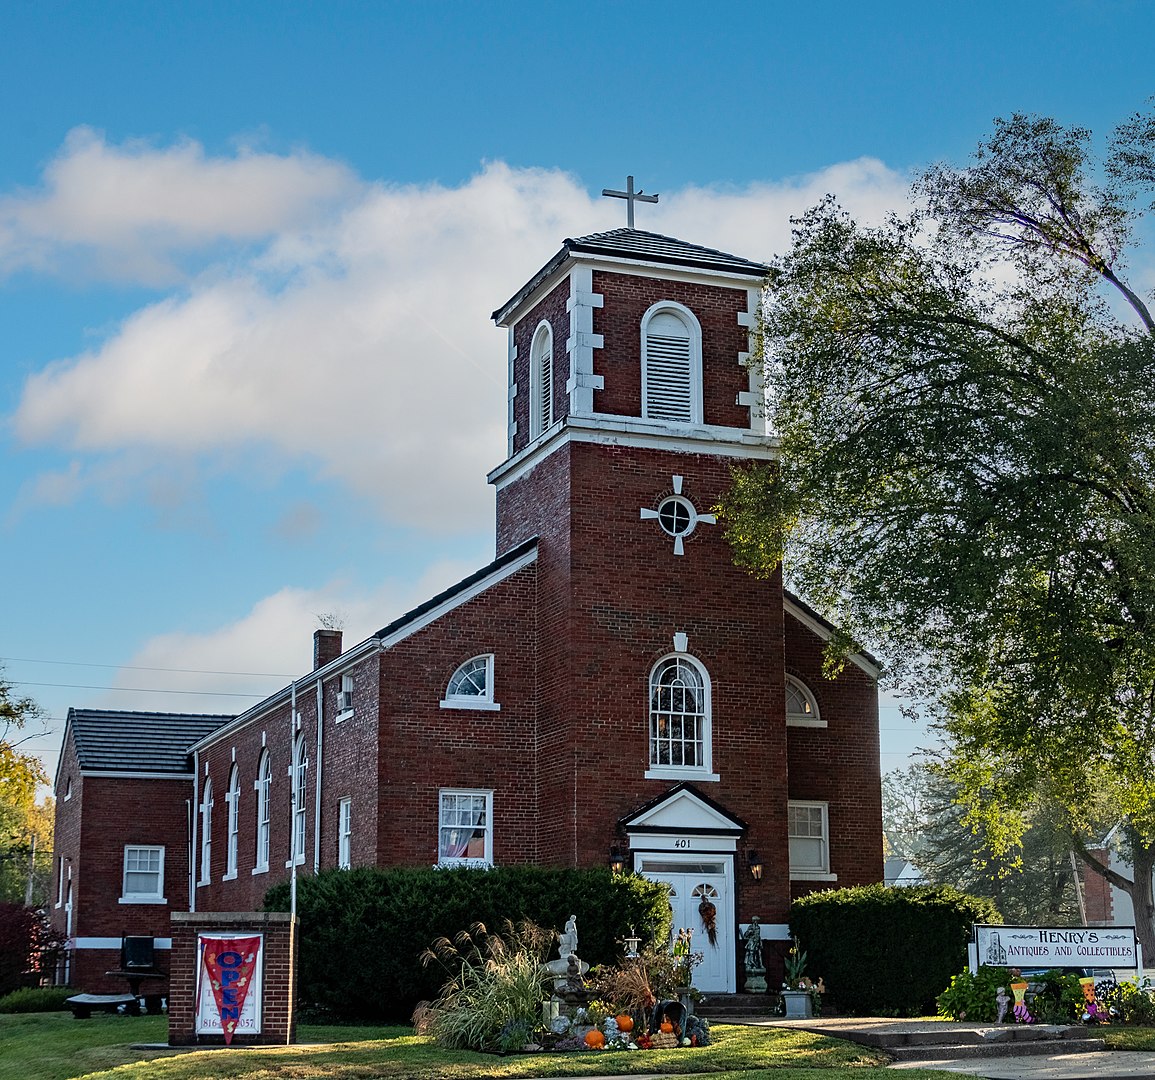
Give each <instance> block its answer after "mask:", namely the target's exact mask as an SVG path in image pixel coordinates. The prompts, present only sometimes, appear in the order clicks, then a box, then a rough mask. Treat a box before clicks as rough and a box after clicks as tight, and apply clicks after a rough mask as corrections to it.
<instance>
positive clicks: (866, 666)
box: [782, 596, 882, 679]
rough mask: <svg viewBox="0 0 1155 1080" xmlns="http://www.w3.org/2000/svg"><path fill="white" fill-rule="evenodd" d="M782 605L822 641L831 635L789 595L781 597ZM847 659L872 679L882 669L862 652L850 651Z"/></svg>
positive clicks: (825, 627) (879, 673)
mask: <svg viewBox="0 0 1155 1080" xmlns="http://www.w3.org/2000/svg"><path fill="white" fill-rule="evenodd" d="M782 607H783V609H784V610H785V612H786V614H787V615H792V616H794V618H795V619H797V620H798V621H799V622H800V623H801V624H802V625H803V626H805V627H806V629H807V630H810V631H812V632H813V633H814V634H817V635H818V637H820V638H821V639H822V640H823V641H829V640H830V639H831V638H832V637H833V636H834V634H833V631H832V630H831V629H830V628H829V627H828V626H825V625H824V624H823V623H821V622H819V621H818V620H817V619H816V618H814V616H813V615H811V614H810V613H809V612H808V611H805V610H803V609H802V608H800V607H799V606H798V605H797V604H795V603H793V602H792V601H791V600H790V598H789V597H786V596H784V597H783V598H782ZM847 659H848V660H849V661H850V662H851V663H852V664H854V666H855V667H858V668H861V669H862V670H863V671H865V672H866V674H867V675H869V676H870V677H871V678H872V679H877V678H878V677H879V676H880V675H881V674H882V669H881V668H880V667H879V666H878V665H877V664H875V663H873V662H872V661H870V660H868V659H867V658H866V657H865V656H863V655H862V653H851V654H850V655H849V656H848V657H847Z"/></svg>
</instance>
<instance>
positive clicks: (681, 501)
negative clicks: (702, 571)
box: [642, 476, 717, 555]
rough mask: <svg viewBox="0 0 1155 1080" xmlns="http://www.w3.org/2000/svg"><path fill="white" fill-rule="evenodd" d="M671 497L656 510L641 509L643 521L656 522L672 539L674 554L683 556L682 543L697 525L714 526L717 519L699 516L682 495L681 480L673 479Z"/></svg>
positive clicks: (683, 546) (683, 547) (707, 515)
mask: <svg viewBox="0 0 1155 1080" xmlns="http://www.w3.org/2000/svg"><path fill="white" fill-rule="evenodd" d="M672 486H673V489H674V494H673V495H667V496H666V497H665V498H664V499H663V500H662V501H661V502H660V503H659V504H658V508H657V510H653V509H651V508H650V507H648V506H643V507H642V520H643V521H656V522H657V523H658V524H659V525H660V526H661V527H662V532H664V533H665V534H666V535H667V536H672V537H673V538H674V554H675V555H684V554H685V545H684V544H683V541H684V540H685V538H686V537H687V536H689V535H690V533H692V532H693V531H694V530H695V529H696V528H697V527H698V525H700V524H701V525H714V524H716V523H717V518H715V517H714V515H713V514H699V513H698V511H697V509H696V508H695V507H694V504H693V503H692V502H690V500H689V499H687V498H686V496H685V495H683V494H682V478H681V477H680V476H675V477H674V478H673V485H672Z"/></svg>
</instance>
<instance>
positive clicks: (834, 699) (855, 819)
mask: <svg viewBox="0 0 1155 1080" xmlns="http://www.w3.org/2000/svg"><path fill="white" fill-rule="evenodd" d="M785 622H786V670H787V671H788V672H789V673H790V674H791V675H793V676H795V677H796V678H798V679H800V680H801V681H802V682H803V683H805V684H806V686H807V688H808V689H809V690H810V692H811V693H812V694H813V695H814V698H815V700H816V701H817V703H818V713H819V716H820V717H821V718H822V719H823V720H825V721H826V723H827V726H826V727H825V728H809V727H791V728H787V732H788V737H787V742H788V746H789V756H788V763H789V769H790V797H791V798H792V799H800V800H814V801H819V802H826V803H828V804H829V808H828V810H829V821H830V869H831V872H832V873H835V874H837V875H838V880H837V881H836V882H808V881H796V882H794V895H795V896H801V895H803V894H805V893H808V892H812V891H813V890H814V889H822V888H830V887H841V886H844V885H865V884H868V883H870V882H875V881H881V880H882V876H883V872H882V785H881V780H880V775H881V774H880V763H879V746H878V687H877V684H876V683H875V681H874V679H872V678H871V677H870V676H869V675H868V674H867V673H866V672H864V671H863V670H862V669H861V668H859V667H857V666H856V665H855V664H853V663H851V662H849V661H847V663H846V665H845V667H844V668H843V670H842V673H841V674H840V675H839V676H838V678H837V679H834V680H831V679H827V678H825V677H824V676H823V674H822V653H823V646H824V642H823V641H822V639H821V638H819V637H818V636H817V635H816V634H815V633H814V632H813V631H812V630H810V629H809V628H808V627H806V626H804V625H803V624H802V623H800V622H798V620H797V619H795V618H794V617H793V616H791V615H789V614H787V615H786V619H785Z"/></svg>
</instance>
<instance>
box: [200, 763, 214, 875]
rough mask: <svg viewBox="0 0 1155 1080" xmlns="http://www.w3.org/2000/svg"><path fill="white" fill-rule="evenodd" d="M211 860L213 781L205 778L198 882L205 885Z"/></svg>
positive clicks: (210, 870) (209, 872)
mask: <svg viewBox="0 0 1155 1080" xmlns="http://www.w3.org/2000/svg"><path fill="white" fill-rule="evenodd" d="M212 862H213V782H212V781H211V780H209V779H208V778H207V777H206V778H205V787H204V794H203V795H202V796H201V871H200V877H199V879H198V884H200V885H207V884H208V883H209V880H210V878H211V875H212Z"/></svg>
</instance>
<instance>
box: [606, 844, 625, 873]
mask: <svg viewBox="0 0 1155 1080" xmlns="http://www.w3.org/2000/svg"><path fill="white" fill-rule="evenodd" d="M624 866H625V859H623V858H622V851H621V848H619V847H618V845H617V844H614V846H613V847H612V848H610V869H611V870H612V871H613V872H614V873H615V874H620V873H621V872H622V868H623V867H624Z"/></svg>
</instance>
